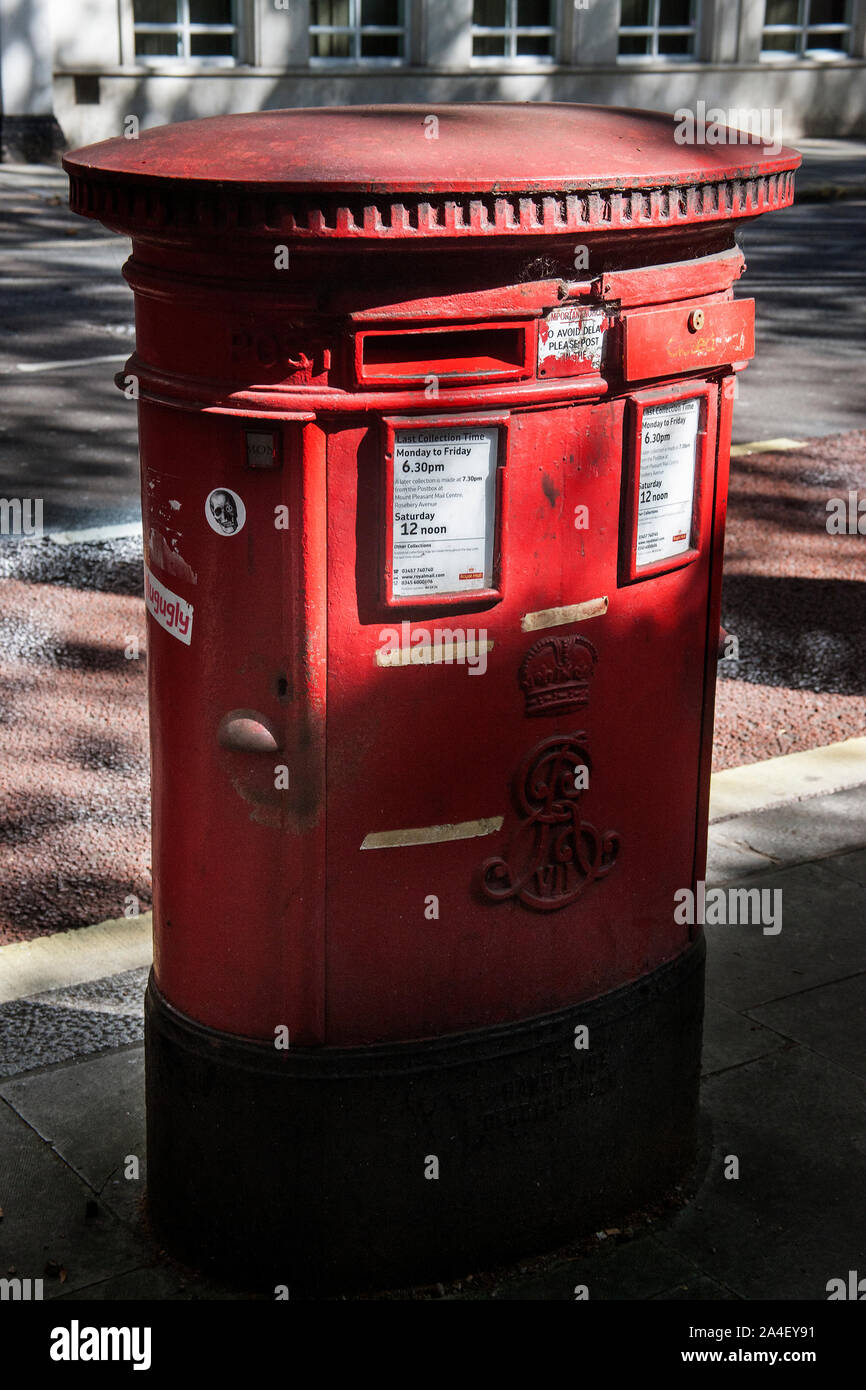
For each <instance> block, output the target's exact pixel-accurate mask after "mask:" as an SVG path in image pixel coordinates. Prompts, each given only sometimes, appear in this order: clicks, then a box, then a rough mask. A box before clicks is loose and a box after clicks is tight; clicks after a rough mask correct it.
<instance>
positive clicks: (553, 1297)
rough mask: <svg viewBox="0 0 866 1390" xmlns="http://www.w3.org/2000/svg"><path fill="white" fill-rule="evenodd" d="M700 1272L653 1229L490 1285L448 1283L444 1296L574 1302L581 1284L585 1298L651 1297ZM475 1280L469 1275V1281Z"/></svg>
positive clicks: (470, 1298)
mask: <svg viewBox="0 0 866 1390" xmlns="http://www.w3.org/2000/svg"><path fill="white" fill-rule="evenodd" d="M699 1277H700V1271H699V1270H698V1269H697V1268H696V1266H695V1264H694V1261H693V1260H691V1259H689V1258H688V1257H684V1256H683V1255H682V1254H680V1253H679V1252H678V1251H676V1250H674V1249H672V1248H670V1247H667V1246H664V1245H662V1244H660V1243H659V1242H658V1241H657V1240H656V1239H655V1237H654V1236H653V1235H645V1236H639V1237H638V1238H637V1239H635V1240H629V1241H625V1242H623V1243H622V1244H618V1243H617V1241H616V1240H615V1239H614V1238H610V1239H608V1240H607V1241H605V1242H604V1243H602V1244H600V1245H599V1249H598V1251H597V1253H594V1254H591V1255H587V1256H584V1257H580V1258H577V1259H572V1260H558V1261H551V1264H550V1267H549V1268H548V1269H545V1270H543V1271H540V1272H532V1273H530V1274H527V1275H523V1276H520V1275H519V1274H518V1275H517V1276H512V1277H511V1278H509V1279H503V1281H502V1282H501V1283H500V1284H498V1285H497V1286H495V1287H494V1288H493V1289H490V1288H489V1287H488V1288H486V1289H485V1288H483V1287H482V1288H476V1289H475V1290H473V1289H472V1285H471V1284H466V1283H464V1284H463V1287H462V1288H461V1289H456V1288H454V1287H453V1286H451V1287H450V1289H449V1292H448V1293H447V1295H446V1297H448V1298H451V1299H461V1300H464V1301H467V1300H478V1299H480V1298H484V1299H485V1300H486V1299H489V1298H496V1299H497V1300H498V1301H500V1302H511V1301H522V1300H524V1299H525V1300H528V1301H533V1302H534V1301H542V1300H543V1301H545V1302H570V1303H573V1302H575V1300H576V1298H577V1294H576V1290H578V1289H580V1288H582V1287H585V1288H586V1290H587V1296H588V1298H589V1301H590V1302H596V1301H598V1300H599V1299H602V1300H608V1299H629V1300H632V1299H646V1298H653V1297H655V1296H656V1295H657V1294H660V1293H663V1292H664V1291H665V1290H667V1289H669V1288H672V1287H675V1286H677V1285H679V1284H686V1285H688V1284H689V1283H691V1282H692V1281H695V1280H697V1279H698V1278H699ZM473 1282H474V1281H473Z"/></svg>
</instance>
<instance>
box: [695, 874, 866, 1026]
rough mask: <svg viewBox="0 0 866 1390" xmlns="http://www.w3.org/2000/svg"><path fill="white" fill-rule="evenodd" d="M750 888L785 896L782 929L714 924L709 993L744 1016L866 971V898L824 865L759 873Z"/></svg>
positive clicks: (709, 941) (709, 937) (709, 954)
mask: <svg viewBox="0 0 866 1390" xmlns="http://www.w3.org/2000/svg"><path fill="white" fill-rule="evenodd" d="M748 886H749V888H759V889H761V890H764V889H767V890H769V891H770V892H775V890H777V889H779V890H781V893H782V899H781V902H782V930H781V931H780V932H779V933H778V935H776V936H765V935H764V932H763V928H762V927H761V926H760V925H758V926H748V925H746V926H739V925H738V926H708V927H707V928H706V936H707V994H708V996H709V998H711V999H714V1000H716V1001H717V1002H719V1003H721V1004H726V1005H727V1006H728V1008H730V1009H734V1010H736V1011H738V1012H741V1013H742V1012H745V1011H746V1010H750V1011H751V1010H754V1009H757V1008H758V1007H759V1006H760V1005H762V1004H768V1003H770V1002H771V1001H772V1000H775V999H782V998H785V997H786V996H788V995H792V994H800V993H802V992H803V991H804V990H810V989H814V988H815V986H817V985H824V984H829V983H830V982H831V981H833V980H843V979H847V978H848V977H849V976H851V975H856V974H857V973H858V972H859V971H862V970H864V969H866V932H864V930H863V893H862V890H861V889H860V887H859V885H858V884H857V883H855V882H854V881H853V880H846V879H844V878H842V877H841V875H839V874H834V873H833V872H832V870H830V869H827V868H826V867H825V866H824V862H822V863H821V864H802V865H800V866H799V867H797V868H794V869H783V870H781V871H779V872H774V873H771V874H764V875H759V876H757V877H755V878H751V879H749V881H748Z"/></svg>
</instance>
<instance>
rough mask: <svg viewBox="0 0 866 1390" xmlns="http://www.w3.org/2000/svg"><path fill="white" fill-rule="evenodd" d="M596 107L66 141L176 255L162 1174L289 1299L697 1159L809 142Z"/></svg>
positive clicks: (150, 284)
mask: <svg viewBox="0 0 866 1390" xmlns="http://www.w3.org/2000/svg"><path fill="white" fill-rule="evenodd" d="M676 133H677V127H676V126H675V123H674V121H673V119H672V118H670V117H667V116H663V115H660V114H657V113H651V112H639V111H627V110H603V109H599V108H594V107H581V106H567V105H535V106H518V105H507V104H502V105H492V106H467V107H459V106H452V107H448V106H443V107H439V108H437V107H432V108H428V107H411V106H404V107H390V108H386V107H382V108H375V107H370V108H354V109H346V110H306V111H305V110H295V111H274V112H265V113H261V114H255V115H242V116H230V117H229V116H226V117H217V118H214V119H210V120H197V121H190V122H189V123H187V124H184V125H177V126H165V127H161V128H158V129H155V130H150V131H146V132H143V133H142V135H141V137H140V139H138V140H135V141H131V140H125V139H118V140H109V141H107V142H105V143H104V144H100V145H94V146H92V147H91V148H89V149H86V150H79V151H76V152H74V153H72V154H70V155H68V156H67V158H66V160H65V167H66V169H67V170H68V172H69V175H70V181H71V200H72V206H73V207H74V208H75V209H76V210H77V211H78V212H80V213H82V214H83V215H84V216H87V217H92V218H95V219H97V220H99V221H101V222H104V223H105V224H106V225H107V226H109V227H111V228H114V229H115V230H117V231H122V232H126V233H129V234H130V235H131V236H132V239H133V255H132V259H131V260H130V261H129V263H128V265H127V267H126V272H125V273H126V276H127V279H128V280H129V282H130V284H131V285H132V287H133V289H134V291H135V300H136V324H137V347H136V352H135V355H134V356H133V357H132V358H131V360H130V362H129V363H128V366H127V368H126V371H125V373H124V374H123V378H124V380H126V381H127V383H128V381H129V379H130V378H133V379H134V382H135V387H136V389H137V391H138V397H139V419H140V435H141V464H142V499H143V509H144V538H145V563H146V601H147V608H148V612H149V614H150V621H149V629H148V630H149V640H148V662H149V668H150V704H151V737H152V757H153V852H154V867H155V907H154V929H155V964H154V973H153V977H152V980H151V983H150V987H149V990H148V1001H147V1017H148V1023H147V1049H148V1146H149V1157H148V1165H149V1166H148V1200H149V1209H150V1214H151V1219H152V1222H153V1225H154V1228H155V1229H156V1231H157V1232H158V1233H159V1235H160V1236H161V1237H162V1238H163V1239H164V1241H165V1243H166V1244H167V1245H168V1246H169V1247H170V1248H171V1249H173V1250H176V1251H178V1252H180V1253H181V1254H182V1255H184V1256H186V1257H187V1258H189V1259H192V1260H194V1261H196V1262H199V1263H205V1264H213V1265H219V1264H222V1265H223V1266H225V1267H227V1268H228V1269H229V1270H230V1271H232V1272H233V1273H234V1274H235V1275H243V1276H244V1277H258V1276H259V1275H262V1276H264V1275H267V1277H268V1278H270V1277H271V1276H276V1277H277V1278H278V1279H279V1280H280V1282H283V1283H287V1284H289V1285H290V1287H292V1288H307V1287H309V1288H316V1287H318V1288H323V1287H332V1288H333V1287H336V1288H340V1287H345V1288H348V1287H355V1286H359V1285H363V1284H365V1283H375V1282H378V1283H387V1282H391V1283H395V1282H398V1281H403V1280H410V1279H420V1280H428V1279H432V1278H438V1277H440V1276H442V1275H444V1274H447V1273H448V1272H449V1271H453V1270H465V1269H466V1268H469V1267H472V1266H473V1265H477V1264H478V1263H479V1262H481V1261H492V1260H497V1259H501V1258H505V1257H507V1256H510V1255H514V1254H518V1253H521V1252H525V1251H527V1250H530V1249H539V1248H541V1247H542V1246H543V1245H545V1244H552V1243H554V1242H557V1241H559V1240H560V1239H563V1238H567V1237H570V1236H572V1235H574V1234H575V1233H577V1232H581V1231H586V1230H587V1229H593V1228H595V1227H596V1226H598V1225H599V1224H601V1223H606V1222H608V1221H609V1220H610V1219H612V1218H613V1216H614V1215H615V1214H616V1213H622V1212H625V1211H627V1210H628V1209H629V1208H630V1207H634V1206H636V1205H638V1204H640V1203H642V1202H644V1201H646V1200H647V1199H650V1198H652V1197H654V1196H657V1195H658V1194H659V1193H660V1192H662V1191H663V1190H664V1189H665V1188H666V1187H667V1186H669V1185H670V1184H672V1183H673V1182H674V1181H675V1180H676V1179H678V1178H679V1177H681V1176H682V1174H683V1173H684V1171H685V1170H686V1169H687V1167H688V1165H689V1163H690V1162H691V1161H692V1159H693V1156H694V1151H695V1120H696V1108H697V1095H698V1065H699V1057H700V1040H701V1012H702V957H703V945H702V942H701V939H700V933H699V929H695V928H690V927H688V926H687V925H683V924H680V923H678V922H677V920H676V919H675V915H674V914H675V894H676V893H677V892H678V890H680V889H682V888H688V887H692V888H694V886H695V883H696V880H698V879H700V878H701V877H702V875H703V872H704V861H705V844H706V821H707V799H708V793H709V775H710V749H711V740H712V727H713V695H714V680H715V666H716V656H717V645H718V631H719V590H720V582H721V559H722V542H723V530H724V519H725V496H726V483H727V470H728V453H729V444H730V434H731V410H732V397H733V386H734V380H735V377H734V374H735V372H737V371H738V370H739V369H740V368H742V367H743V366H744V365H745V363H746V362H747V360H748V359H749V358H750V357H751V356H752V353H753V303H752V301H751V300H748V299H735V298H734V296H733V288H732V287H733V284H734V282H735V281H736V280H737V279H738V278H739V276H740V274H741V273H742V271H743V257H742V255H741V254H740V252H739V250H738V249H737V244H736V239H735V233H736V229H737V226H738V224H739V223H741V222H742V221H743V220H744V219H747V218H751V217H754V216H756V215H758V214H759V213H762V212H764V211H769V210H771V209H775V208H780V207H784V206H786V205H787V204H789V203H790V202H791V200H792V197H793V173H792V171H793V170H794V169H795V168H796V166H797V165H798V163H799V157H798V155H797V154H796V153H795V152H793V151H791V150H782V151H781V152H774V151H773V150H772V149H771V148H768V147H765V146H755V145H749V146H748V147H745V148H744V146H743V144H742V143H739V144H737V143H734V140H735V136H736V133H735V132H729V134H730V137H731V143H728V144H715V145H698V146H694V145H683V144H680V143H678V141H677V139H676Z"/></svg>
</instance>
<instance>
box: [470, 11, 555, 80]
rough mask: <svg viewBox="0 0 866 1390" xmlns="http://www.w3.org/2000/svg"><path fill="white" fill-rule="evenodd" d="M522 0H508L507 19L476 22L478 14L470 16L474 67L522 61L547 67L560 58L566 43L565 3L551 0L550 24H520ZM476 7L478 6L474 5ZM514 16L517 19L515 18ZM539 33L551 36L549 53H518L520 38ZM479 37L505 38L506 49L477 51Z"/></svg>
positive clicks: (511, 63)
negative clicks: (502, 51)
mask: <svg viewBox="0 0 866 1390" xmlns="http://www.w3.org/2000/svg"><path fill="white" fill-rule="evenodd" d="M517 6H518V0H505V23H504V24H503V25H498V24H476V23H475V20H474V17H471V18H470V25H469V51H470V55H471V57H470V66H471V67H473V68H490V67H509V68H511V67H519V66H520V65H521V64H526V65H528V66H531V65H533V64H543V65H544V66H545V67H550V66H551V65H553V64H555V63H558V62H559V61H560V47H561V44H562V3H561V0H550V23H549V24H518V23H517ZM473 9H474V6H473ZM512 20H513V23H512V22H511V21H512ZM526 35H529V36H534V35H537V36H538V37H542V36H549V38H550V52H549V53H518V52H517V41H518V39H519V38H521V37H523V36H526ZM476 37H478V38H500V37H504V39H505V48H506V51H505V53H492V54H476V53H474V52H473V49H474V47H475V39H476Z"/></svg>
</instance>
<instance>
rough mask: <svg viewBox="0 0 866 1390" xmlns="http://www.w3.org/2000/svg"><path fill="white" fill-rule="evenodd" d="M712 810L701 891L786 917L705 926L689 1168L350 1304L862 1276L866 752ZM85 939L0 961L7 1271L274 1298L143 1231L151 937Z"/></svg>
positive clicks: (10, 949)
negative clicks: (444, 1273)
mask: <svg viewBox="0 0 866 1390" xmlns="http://www.w3.org/2000/svg"><path fill="white" fill-rule="evenodd" d="M711 817H712V823H711V830H710V853H709V864H708V869H707V883H708V884H711V885H719V886H726V887H731V886H737V887H745V888H749V889H753V888H758V889H760V890H768V891H769V892H771V893H775V892H777V891H778V892H780V893H781V895H782V896H781V900H780V901H781V907H782V915H781V930H780V931H779V932H778V933H776V934H766V933H765V932H764V931H763V930H762V928H761V927H760V926H753V927H747V926H739V927H738V926H724V927H722V926H718V927H712V926H707V928H706V934H707V942H708V978H707V1013H706V1021H705V1036H704V1053H703V1084H702V1111H703V1113H702V1127H703V1136H704V1137H703V1142H702V1153H701V1158H700V1161H699V1163H698V1166H697V1168H696V1170H695V1171H694V1172H693V1173H692V1174H690V1175H689V1176H688V1177H687V1179H686V1180H685V1181H684V1183H683V1185H682V1187H681V1189H679V1190H678V1191H677V1192H675V1193H672V1194H669V1196H668V1198H667V1199H666V1201H664V1202H660V1203H659V1204H658V1206H657V1207H655V1208H653V1209H650V1210H645V1211H641V1212H633V1213H624V1214H621V1215H620V1216H619V1217H618V1218H616V1219H615V1220H614V1221H612V1223H611V1225H610V1226H609V1227H607V1228H606V1229H605V1230H603V1231H599V1232H595V1233H592V1234H591V1235H590V1236H588V1237H586V1238H584V1239H581V1240H579V1241H576V1242H574V1243H573V1244H572V1245H570V1246H568V1247H565V1248H562V1249H560V1250H558V1251H555V1252H547V1253H540V1254H536V1255H534V1256H530V1257H527V1258H526V1259H525V1260H523V1261H521V1262H520V1263H519V1264H514V1265H510V1266H507V1267H503V1268H501V1269H495V1270H478V1269H471V1268H467V1269H466V1270H465V1271H463V1272H462V1274H461V1276H460V1277H459V1278H457V1279H455V1280H454V1281H453V1282H451V1283H449V1284H439V1285H432V1286H427V1287H424V1288H415V1289H400V1290H390V1291H385V1292H379V1293H375V1294H368V1295H366V1296H364V1301H366V1300H369V1299H373V1300H375V1301H382V1300H384V1301H389V1300H401V1301H405V1300H416V1299H432V1298H445V1299H449V1300H454V1301H465V1300H475V1301H478V1300H493V1299H499V1300H501V1299H505V1300H542V1301H550V1300H553V1301H558V1300H568V1301H572V1300H573V1299H574V1289H575V1286H576V1285H579V1284H585V1285H586V1286H587V1289H588V1291H589V1297H590V1298H591V1299H593V1300H601V1301H607V1300H701V1301H703V1300H716V1299H721V1300H726V1301H730V1300H748V1301H753V1300H765V1299H774V1300H801V1299H805V1300H824V1299H826V1296H827V1293H826V1286H827V1283H828V1281H829V1280H830V1279H833V1278H837V1277H838V1278H844V1279H847V1277H848V1271H849V1270H852V1269H853V1270H856V1269H858V1268H859V1269H862V1268H863V1259H864V1250H866V1208H864V1205H863V1201H862V1174H863V1158H864V1153H866V934H864V930H863V921H864V918H863V902H864V889H866V739H860V740H856V741H853V742H849V743H841V744H839V745H837V746H836V747H835V748H831V749H821V750H815V751H814V752H807V753H800V754H795V755H791V756H788V757H783V758H779V759H775V760H772V761H770V762H768V763H764V764H760V765H757V766H754V767H745V768H738V769H732V770H730V771H727V772H723V773H721V774H717V775H716V777H715V778H714V782H713V801H712V807H711ZM130 928H131V931H130ZM91 930H92V931H95V932H96V933H97V935H96V936H93V935H90V936H88V932H87V931H84V932H69V933H64V934H61V936H55V937H52V938H47V939H44V940H42V941H38V942H23V943H18V944H15V945H9V946H5V947H2V948H0V978H2V979H3V980H4V981H5V993H4V995H3V999H4V1002H2V1003H0V1057H2V1059H3V1060H2V1063H0V1207H2V1220H0V1271H2V1272H3V1273H4V1274H9V1275H11V1274H12V1272H13V1271H14V1273H15V1274H17V1275H18V1276H19V1277H21V1278H28V1277H29V1278H43V1279H44V1297H45V1298H46V1299H56V1300H58V1301H61V1302H62V1301H79V1300H97V1301H105V1300H177V1301H212V1300H220V1299H242V1300H243V1299H246V1300H253V1301H256V1300H261V1301H272V1300H273V1289H271V1288H242V1287H241V1288H237V1289H235V1288H230V1287H228V1286H226V1285H224V1284H217V1283H214V1282H212V1281H210V1280H209V1279H206V1278H203V1277H201V1276H200V1275H198V1274H197V1273H196V1272H195V1271H194V1270H189V1269H186V1268H183V1267H182V1266H180V1265H178V1264H177V1263H175V1262H174V1261H173V1260H171V1259H170V1258H169V1257H168V1256H166V1255H165V1253H164V1252H162V1251H161V1250H159V1249H158V1248H157V1247H156V1246H155V1245H154V1244H153V1242H152V1241H151V1239H150V1237H149V1235H148V1232H147V1227H146V1222H145V1218H144V1215H143V1210H142V1196H143V1192H144V1188H145V1184H146V1179H147V1164H146V1156H145V1132H144V1113H143V1094H144V1093H143V1087H144V1076H143V1065H144V1059H143V1047H142V1007H141V998H142V992H143V989H144V984H145V980H146V976H147V969H148V959H149V949H148V945H149V943H148V940H147V937H148V932H147V923H146V920H145V919H144V918H143V917H142V918H139V919H136V921H135V922H134V923H131V924H130V923H124V922H122V921H121V922H115V923H107V924H105V926H104V927H102V928H99V929H91ZM64 938H71V940H69V939H64ZM95 972H96V973H95ZM88 976H90V978H88ZM70 980H74V981H76V982H75V983H70ZM13 995H15V996H17V997H10V996H13ZM732 1156H733V1157H736V1158H737V1160H738V1162H739V1176H738V1177H737V1178H736V1179H735V1180H734V1179H731V1177H730V1176H726V1172H727V1173H730V1171H731V1163H730V1160H731V1157H732ZM783 1320H784V1319H783ZM789 1320H790V1319H789Z"/></svg>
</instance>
